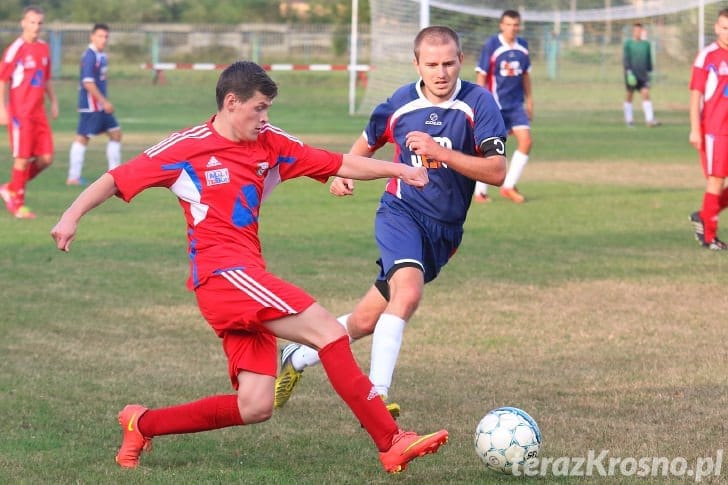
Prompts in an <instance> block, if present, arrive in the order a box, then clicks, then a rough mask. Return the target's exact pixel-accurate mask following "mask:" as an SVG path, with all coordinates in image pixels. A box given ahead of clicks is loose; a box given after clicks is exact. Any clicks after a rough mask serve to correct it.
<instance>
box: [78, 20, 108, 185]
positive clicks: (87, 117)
mask: <svg viewBox="0 0 728 485" xmlns="http://www.w3.org/2000/svg"><path fill="white" fill-rule="evenodd" d="M90 40H91V43H90V44H89V46H88V48H87V49H86V50H85V51H84V53H83V55H82V56H81V74H80V81H79V86H78V103H77V107H76V109H77V111H78V126H77V127H76V138H75V139H74V140H73V143H71V149H70V152H69V157H68V178H67V179H66V185H85V184H86V181H85V180H84V179H83V177H82V176H81V173H82V172H83V161H84V158H85V156H86V147H87V146H88V142H89V139H90V138H91V137H92V136H95V135H98V134H100V133H106V134H107V135H108V137H109V141H108V143H107V144H106V160H107V162H108V166H109V170H111V169H112V168H116V167H117V166H119V164H120V163H121V127H120V126H119V122H118V121H117V120H116V117H115V116H114V105H113V104H112V102H111V101H110V100H109V98H108V88H107V81H108V78H107V73H108V69H109V63H108V59H107V57H106V52H105V51H104V50H105V49H106V44H107V43H108V41H109V26H108V25H106V24H95V25H94V26H93V28H92V29H91V38H90Z"/></svg>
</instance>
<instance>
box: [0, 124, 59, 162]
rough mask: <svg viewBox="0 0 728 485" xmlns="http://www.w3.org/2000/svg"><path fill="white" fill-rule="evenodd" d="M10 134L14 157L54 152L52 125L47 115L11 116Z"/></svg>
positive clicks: (28, 156) (29, 156)
mask: <svg viewBox="0 0 728 485" xmlns="http://www.w3.org/2000/svg"><path fill="white" fill-rule="evenodd" d="M8 135H9V136H10V150H11V151H12V153H13V158H26V159H27V158H32V157H35V156H40V155H52V154H53V135H52V134H51V125H50V124H48V118H46V117H45V116H38V117H35V118H16V117H14V116H13V117H11V120H10V123H8Z"/></svg>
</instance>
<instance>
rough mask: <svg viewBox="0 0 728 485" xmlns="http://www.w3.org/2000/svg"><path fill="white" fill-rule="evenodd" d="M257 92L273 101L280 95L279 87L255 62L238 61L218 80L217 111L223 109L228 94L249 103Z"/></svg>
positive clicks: (216, 92) (216, 89) (216, 90)
mask: <svg viewBox="0 0 728 485" xmlns="http://www.w3.org/2000/svg"><path fill="white" fill-rule="evenodd" d="M256 92H260V93H261V94H262V95H264V96H267V97H269V98H271V99H273V98H275V97H276V95H278V85H277V84H276V83H275V81H273V80H272V79H271V78H270V77H268V74H267V73H266V72H265V70H264V69H263V68H262V67H260V66H259V65H258V64H256V63H254V62H251V61H238V62H235V63H233V64H230V65H229V66H228V67H226V68H225V70H224V71H223V72H222V74H220V77H219V78H218V80H217V88H215V97H216V98H217V109H222V106H223V102H224V100H225V96H227V94H228V93H233V94H234V95H235V96H237V97H238V99H240V101H247V100H248V99H250V98H252V97H253V96H254V95H255V93H256Z"/></svg>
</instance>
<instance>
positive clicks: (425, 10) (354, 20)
mask: <svg viewBox="0 0 728 485" xmlns="http://www.w3.org/2000/svg"><path fill="white" fill-rule="evenodd" d="M415 1H417V0H415ZM419 2H420V28H421V29H424V28H425V27H429V26H430V0H419ZM358 56H359V0H351V39H350V43H349V114H350V115H353V114H355V113H356V78H357V74H358V71H357V64H358Z"/></svg>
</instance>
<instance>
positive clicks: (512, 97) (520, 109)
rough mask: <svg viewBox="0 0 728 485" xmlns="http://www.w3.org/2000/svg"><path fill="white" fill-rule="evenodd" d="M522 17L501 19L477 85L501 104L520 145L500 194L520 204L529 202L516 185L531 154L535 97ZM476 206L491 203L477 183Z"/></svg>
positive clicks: (483, 186) (486, 49) (514, 13)
mask: <svg viewBox="0 0 728 485" xmlns="http://www.w3.org/2000/svg"><path fill="white" fill-rule="evenodd" d="M520 31H521V14H520V13H518V12H517V11H515V10H506V11H505V12H503V14H502V15H501V19H500V34H498V35H494V36H492V37H490V38H489V39H488V40H487V41H486V42H485V44H483V48H482V50H481V51H480V59H479V60H478V64H477V65H476V66H475V71H476V72H477V83H478V84H480V85H481V86H483V87H485V88H486V89H487V90H488V91H490V92H491V93H493V96H494V97H495V100H496V101H497V102H498V106H499V107H500V110H501V114H502V115H503V121H504V122H505V124H506V130H508V132H509V133H513V136H514V137H515V138H516V143H517V144H518V146H517V148H516V151H514V152H513V155H512V156H511V162H510V165H509V167H508V173H507V174H506V178H505V180H504V181H503V185H502V186H501V188H500V194H501V195H502V196H503V197H505V198H507V199H510V200H512V201H513V202H515V203H517V204H521V203H523V202H525V201H526V198H525V197H524V196H523V195H522V194H521V193H520V192H519V191H518V189H517V188H516V184H517V183H518V180H519V179H520V178H521V174H522V173H523V169H524V168H525V167H526V164H527V163H528V157H529V154H530V153H531V145H532V144H533V142H532V140H531V120H532V119H533V95H532V93H531V75H530V71H531V58H530V56H529V54H528V42H527V41H526V39H524V38H522V37H519V36H518V33H519V32H520ZM474 196H475V200H476V202H488V201H490V198H489V196H488V185H487V184H485V183H483V182H478V183H477V184H476V186H475V193H474Z"/></svg>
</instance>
